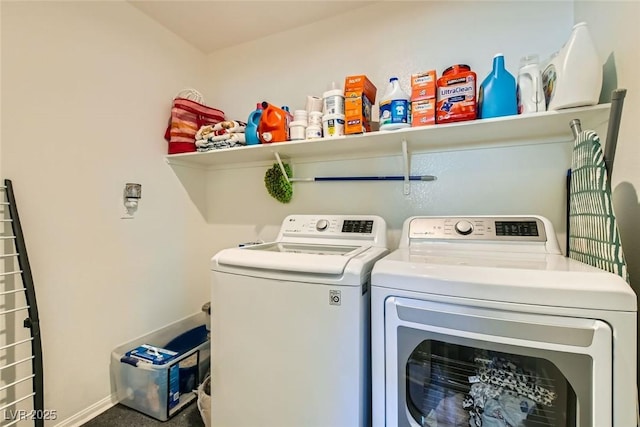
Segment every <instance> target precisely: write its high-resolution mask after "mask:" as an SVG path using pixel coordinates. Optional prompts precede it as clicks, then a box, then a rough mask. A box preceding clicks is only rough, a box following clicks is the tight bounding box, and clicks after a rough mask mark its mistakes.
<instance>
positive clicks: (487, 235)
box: [405, 216, 553, 242]
mask: <svg viewBox="0 0 640 427" xmlns="http://www.w3.org/2000/svg"><path fill="white" fill-rule="evenodd" d="M407 222H408V224H405V229H406V228H407V225H408V238H409V239H428V240H456V241H460V240H482V241H497V242H506V241H509V242H546V241H547V227H549V226H550V224H547V223H545V220H544V219H543V218H540V217H535V216H531V217H524V216H505V217H485V216H474V217H413V218H409V219H408V220H407ZM552 231H553V230H552Z"/></svg>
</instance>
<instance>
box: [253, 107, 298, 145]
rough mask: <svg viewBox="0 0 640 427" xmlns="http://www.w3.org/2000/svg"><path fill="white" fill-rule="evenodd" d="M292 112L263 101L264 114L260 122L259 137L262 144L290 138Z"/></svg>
mask: <svg viewBox="0 0 640 427" xmlns="http://www.w3.org/2000/svg"><path fill="white" fill-rule="evenodd" d="M290 121H291V114H290V113H289V112H288V111H285V110H283V109H282V108H279V107H276V106H275V105H273V104H269V103H268V102H263V103H262V115H261V116H260V123H258V138H259V139H260V142H261V143H262V144H270V143H272V142H285V141H288V140H289V122H290Z"/></svg>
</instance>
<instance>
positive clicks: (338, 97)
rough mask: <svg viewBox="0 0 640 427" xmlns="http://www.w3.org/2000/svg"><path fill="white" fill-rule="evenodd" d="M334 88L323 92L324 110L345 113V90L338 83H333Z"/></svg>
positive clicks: (327, 112)
mask: <svg viewBox="0 0 640 427" xmlns="http://www.w3.org/2000/svg"><path fill="white" fill-rule="evenodd" d="M331 87H332V89H330V90H328V91H326V92H324V93H323V94H322V100H323V108H322V112H323V113H324V114H325V115H327V114H343V115H344V92H343V91H342V89H340V88H339V87H338V85H336V83H335V82H333V83H332V84H331Z"/></svg>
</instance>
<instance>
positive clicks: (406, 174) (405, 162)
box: [402, 138, 411, 196]
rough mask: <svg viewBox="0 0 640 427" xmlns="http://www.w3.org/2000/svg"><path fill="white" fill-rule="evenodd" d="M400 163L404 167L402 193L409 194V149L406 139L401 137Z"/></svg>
mask: <svg viewBox="0 0 640 427" xmlns="http://www.w3.org/2000/svg"><path fill="white" fill-rule="evenodd" d="M402 161H403V162H402V164H403V168H404V191H403V192H404V195H405V196H408V195H409V194H411V182H410V181H409V151H408V150H407V140H406V139H405V138H402Z"/></svg>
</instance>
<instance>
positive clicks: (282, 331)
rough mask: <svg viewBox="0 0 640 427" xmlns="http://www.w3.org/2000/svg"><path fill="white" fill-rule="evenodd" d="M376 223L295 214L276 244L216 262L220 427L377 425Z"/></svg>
mask: <svg viewBox="0 0 640 427" xmlns="http://www.w3.org/2000/svg"><path fill="white" fill-rule="evenodd" d="M387 253H388V250H387V248H386V224H385V221H384V220H383V219H382V218H380V217H377V216H362V215H349V216H340V215H291V216H288V217H287V218H285V220H284V221H283V223H282V227H281V229H280V233H279V235H278V237H277V239H276V240H275V241H274V242H271V243H265V244H260V245H255V246H245V247H242V248H230V249H225V250H222V251H220V252H219V253H217V254H216V255H215V256H214V257H213V260H212V275H213V289H212V297H211V324H212V325H211V326H212V328H211V341H212V357H211V370H212V392H211V401H212V408H211V421H212V426H213V427H258V426H259V427H300V426H304V427H366V426H369V425H370V393H371V390H370V338H369V337H370V329H369V327H370V323H369V320H370V275H371V269H372V268H373V264H374V262H375V261H376V260H378V259H380V258H381V257H382V256H384V255H385V254H387Z"/></svg>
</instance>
